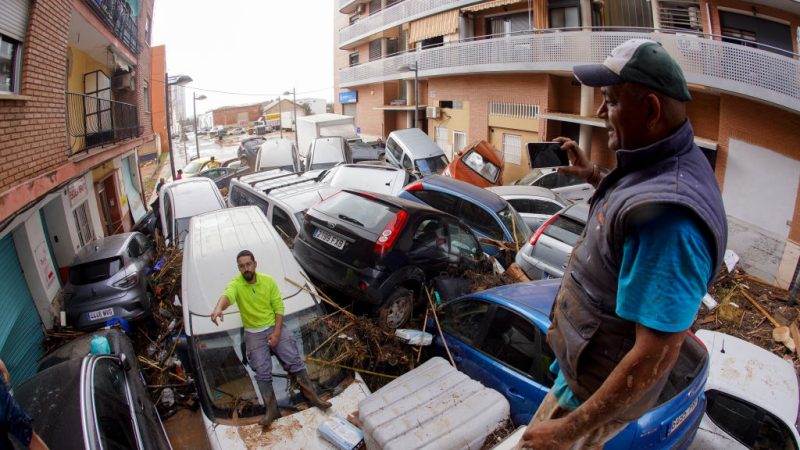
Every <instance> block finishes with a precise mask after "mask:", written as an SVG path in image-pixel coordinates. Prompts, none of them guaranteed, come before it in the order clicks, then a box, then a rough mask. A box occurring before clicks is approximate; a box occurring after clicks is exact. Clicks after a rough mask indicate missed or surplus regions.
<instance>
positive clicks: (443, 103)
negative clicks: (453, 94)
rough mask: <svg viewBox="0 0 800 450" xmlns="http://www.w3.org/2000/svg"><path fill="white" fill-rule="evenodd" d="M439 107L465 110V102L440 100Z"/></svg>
mask: <svg viewBox="0 0 800 450" xmlns="http://www.w3.org/2000/svg"><path fill="white" fill-rule="evenodd" d="M439 107H440V108H450V109H463V108H464V102H462V101H461V100H439Z"/></svg>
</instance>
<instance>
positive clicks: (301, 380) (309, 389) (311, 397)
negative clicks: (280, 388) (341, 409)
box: [291, 369, 331, 410]
mask: <svg viewBox="0 0 800 450" xmlns="http://www.w3.org/2000/svg"><path fill="white" fill-rule="evenodd" d="M291 376H292V379H294V381H295V382H296V383H297V385H298V386H300V392H302V393H303V397H305V398H306V400H308V402H309V403H311V404H312V405H314V406H316V407H317V408H319V409H323V410H324V409H328V408H330V407H331V403H330V402H326V401H323V400H322V399H321V398H319V396H318V395H317V392H316V391H315V390H314V385H313V384H311V380H309V379H308V372H307V371H306V369H303V370H301V371H299V372H296V373H293V374H291Z"/></svg>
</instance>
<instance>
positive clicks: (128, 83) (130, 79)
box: [111, 73, 136, 91]
mask: <svg viewBox="0 0 800 450" xmlns="http://www.w3.org/2000/svg"><path fill="white" fill-rule="evenodd" d="M111 89H113V90H115V91H135V90H136V77H135V76H134V74H133V73H126V74H125V75H117V76H115V77H113V78H111Z"/></svg>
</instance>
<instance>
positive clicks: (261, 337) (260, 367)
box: [244, 325, 306, 383]
mask: <svg viewBox="0 0 800 450" xmlns="http://www.w3.org/2000/svg"><path fill="white" fill-rule="evenodd" d="M273 330H274V327H269V328H267V329H266V330H264V331H259V332H258V333H251V332H249V331H247V330H245V332H244V345H245V351H246V352H247V361H248V362H249V364H250V367H251V368H252V369H253V371H254V372H255V373H256V381H264V382H267V383H271V382H272V355H273V354H274V355H275V356H276V357H277V358H278V361H280V363H281V365H282V366H283V368H284V369H286V371H287V372H289V373H291V374H295V373H297V372H300V371H301V370H303V369H305V368H306V365H305V363H303V360H302V358H300V352H299V351H298V349H297V343H296V342H295V340H294V335H293V334H292V332H291V331H289V330H287V329H286V326H285V325H284V326H283V327H281V338H280V340H279V341H278V345H276V346H275V347H270V346H269V343H268V342H267V338H269V337H270V336H271V335H272V332H273Z"/></svg>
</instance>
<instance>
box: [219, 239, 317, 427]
mask: <svg viewBox="0 0 800 450" xmlns="http://www.w3.org/2000/svg"><path fill="white" fill-rule="evenodd" d="M236 264H237V265H238V267H239V273H240V275H237V276H236V277H235V278H234V279H233V280H231V282H230V283H228V287H227V288H225V293H224V294H222V296H221V297H220V298H219V301H218V302H217V306H216V307H215V308H214V311H212V312H211V321H212V322H214V324H217V319H219V320H225V317H224V314H223V311H224V310H225V309H226V308H227V307H228V306H230V305H232V304H238V305H239V312H240V314H241V316H242V324H243V325H244V331H245V333H244V342H245V349H246V351H247V360H248V362H249V364H250V367H252V368H253V371H255V373H256V382H257V383H258V390H259V392H260V393H261V396H262V397H263V400H264V406H265V407H266V413H265V414H264V418H262V419H261V421H260V424H261V425H263V426H269V424H271V423H272V421H273V420H275V419H277V418H279V417H280V412H279V411H278V402H277V400H276V399H275V391H274V390H273V389H272V354H273V353H274V354H275V356H277V357H278V361H280V363H281V365H283V368H284V369H286V371H287V372H289V375H290V376H291V377H292V378H293V379H294V381H295V382H296V383H297V384H298V386H300V390H301V392H302V393H303V396H304V397H305V398H306V399H307V400H308V401H309V403H311V404H312V405H314V406H316V407H318V408H320V409H328V408H330V407H331V404H330V403H328V402H325V401H322V400H321V399H320V398H319V397H318V396H317V393H316V391H315V390H314V388H313V385H312V384H311V380H309V378H308V372H306V366H305V363H303V359H302V358H301V357H300V353H299V352H298V348H297V343H296V342H295V340H294V336H293V335H292V333H291V332H290V331H287V330H286V327H285V326H284V325H283V311H284V308H283V299H282V298H281V293H280V291H279V290H278V286H277V284H275V281H274V280H273V279H272V277H270V276H269V275H266V274H263V273H258V272H256V267H257V263H256V259H255V257H254V256H253V253H252V252H251V251H250V250H242V251H241V252H239V254H238V255H236Z"/></svg>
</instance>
